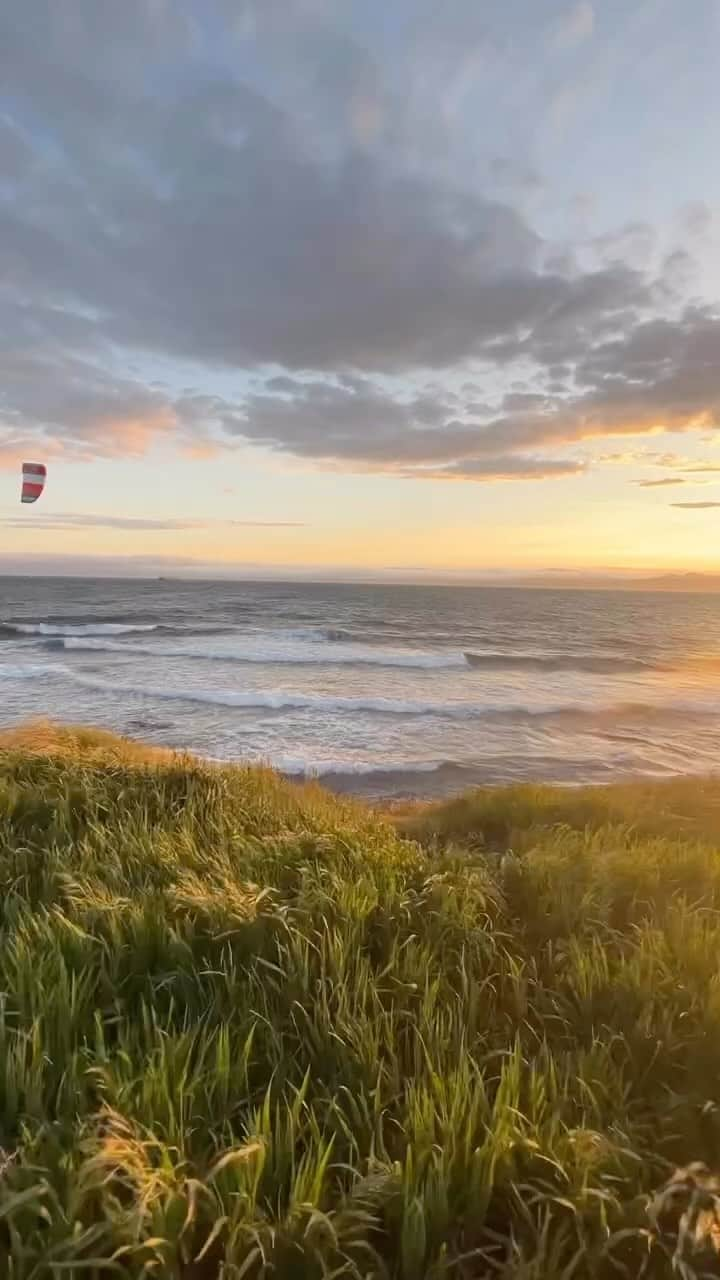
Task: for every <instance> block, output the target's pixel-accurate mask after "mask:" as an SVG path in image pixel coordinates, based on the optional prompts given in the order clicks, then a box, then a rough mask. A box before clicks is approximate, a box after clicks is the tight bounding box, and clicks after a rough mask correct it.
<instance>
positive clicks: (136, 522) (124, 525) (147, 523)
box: [0, 508, 305, 533]
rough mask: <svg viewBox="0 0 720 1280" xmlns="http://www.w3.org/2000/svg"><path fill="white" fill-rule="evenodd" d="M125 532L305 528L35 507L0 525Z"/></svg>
mask: <svg viewBox="0 0 720 1280" xmlns="http://www.w3.org/2000/svg"><path fill="white" fill-rule="evenodd" d="M29 524H31V525H32V528H33V530H44V529H45V530H46V529H58V530H59V529H125V530H130V531H139V532H145V533H150V532H170V533H177V532H180V531H182V530H186V529H197V530H202V529H230V528H240V529H301V528H304V527H305V526H304V525H303V524H301V523H296V522H295V521H287V520H214V519H209V518H208V519H202V518H198V519H194V520H188V519H171V518H168V519H162V518H157V519H153V518H150V517H145V516H114V515H102V514H100V515H91V514H85V513H82V514H74V513H71V512H67V513H66V512H58V513H54V512H51V513H50V514H45V513H43V512H38V511H37V510H36V509H35V508H33V511H32V515H31V516H29V515H25V516H20V515H16V516H0V525H2V526H3V527H4V528H6V529H27V528H28V525H29Z"/></svg>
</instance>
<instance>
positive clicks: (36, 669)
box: [0, 662, 65, 680]
mask: <svg viewBox="0 0 720 1280" xmlns="http://www.w3.org/2000/svg"><path fill="white" fill-rule="evenodd" d="M58 671H59V672H60V674H61V675H64V674H65V671H64V668H62V667H55V666H50V664H49V663H39V662H0V680H38V679H42V677H43V676H49V675H55V674H56V673H57V672H58Z"/></svg>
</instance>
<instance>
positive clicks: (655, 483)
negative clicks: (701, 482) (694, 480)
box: [635, 476, 690, 489]
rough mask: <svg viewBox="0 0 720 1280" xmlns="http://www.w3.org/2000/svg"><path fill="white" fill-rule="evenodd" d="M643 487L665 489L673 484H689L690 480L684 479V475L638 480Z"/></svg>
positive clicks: (637, 482)
mask: <svg viewBox="0 0 720 1280" xmlns="http://www.w3.org/2000/svg"><path fill="white" fill-rule="evenodd" d="M635 483H636V484H637V485H638V486H639V487H640V488H641V489H663V488H665V487H666V486H667V485H671V484H689V483H690V482H689V480H685V479H683V477H682V476H667V477H665V478H663V479H662V480H637V481H636V482H635Z"/></svg>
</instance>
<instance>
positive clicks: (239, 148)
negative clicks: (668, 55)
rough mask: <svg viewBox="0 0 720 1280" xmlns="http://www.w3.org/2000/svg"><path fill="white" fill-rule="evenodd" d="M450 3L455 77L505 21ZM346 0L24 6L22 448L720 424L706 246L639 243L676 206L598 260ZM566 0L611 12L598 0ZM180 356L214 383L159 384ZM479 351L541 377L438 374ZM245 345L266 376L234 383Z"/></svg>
mask: <svg viewBox="0 0 720 1280" xmlns="http://www.w3.org/2000/svg"><path fill="white" fill-rule="evenodd" d="M451 9H452V12H449V13H448V14H447V15H445V13H443V18H442V21H440V20H438V18H437V16H436V15H435V16H433V14H432V13H430V12H428V16H427V21H426V22H425V24H424V25H423V23H420V24H419V25H418V27H417V33H416V35H415V36H414V37H413V41H412V44H413V57H414V58H416V59H417V66H422V67H423V68H424V74H426V75H427V76H428V78H429V79H428V83H429V85H430V86H434V87H436V88H437V87H439V85H440V83H441V81H442V80H443V77H445V76H447V75H448V74H449V72H450V70H451V69H453V68H454V69H455V70H456V71H457V78H456V79H455V80H454V83H453V87H452V94H453V95H454V99H453V101H454V104H455V107H456V106H457V103H458V102H459V101H460V100H463V101H464V100H465V95H466V94H467V93H468V92H469V91H470V89H471V88H472V86H473V85H474V84H475V83H476V79H477V75H478V73H479V69H480V68H481V67H482V66H483V65H484V61H483V60H486V59H492V58H495V57H496V56H498V50H497V48H496V47H495V45H494V43H493V39H492V38H491V37H490V36H489V35H488V33H487V31H486V29H485V28H486V24H485V21H484V19H482V20H481V18H480V17H479V16H478V6H477V5H473V4H470V3H465V2H464V0H455V3H453V5H452V6H451ZM343 16H345V18H346V17H347V11H346V7H345V5H344V4H343V3H340V2H339V3H338V4H335V5H334V4H330V3H325V2H324V0H323V2H322V3H321V2H320V0H282V2H280V0H272V2H270V0H267V3H263V4H260V3H258V0H247V2H246V3H243V4H239V5H234V4H231V3H230V2H229V0H227V2H226V0H208V4H207V6H200V5H194V4H192V3H189V0H178V3H176V4H168V3H166V2H164V0H154V2H152V0H126V2H125V3H123V4H115V3H113V2H112V0H68V3H67V4H66V5H63V6H62V12H61V11H60V9H59V8H58V6H57V5H54V4H53V3H52V2H51V0H25V3H23V4H22V5H15V6H12V5H7V6H5V7H4V8H2V9H0V167H1V168H2V183H1V184H0V459H2V458H4V459H5V461H6V462H8V463H10V462H14V461H15V460H17V458H18V456H20V455H21V454H22V453H24V452H27V450H28V448H30V447H35V445H37V444H38V443H40V444H42V445H43V447H44V448H45V449H46V450H47V451H48V453H49V454H52V452H53V450H61V449H62V450H70V451H72V453H73V455H74V456H77V457H79V458H88V457H104V456H116V455H140V454H142V453H143V452H144V451H145V450H146V449H147V448H148V447H149V445H150V444H151V443H152V441H153V440H154V439H156V438H157V437H158V436H161V437H166V438H167V439H168V440H170V439H172V440H173V441H175V442H176V443H178V444H180V445H186V446H188V445H189V446H192V445H193V444H198V443H200V444H203V443H209V444H213V443H218V442H221V443H224V444H226V445H232V444H233V443H236V442H238V441H240V440H246V441H250V442H252V443H255V444H259V445H263V446H265V447H267V448H270V449H273V450H276V451H279V452H281V453H286V454H292V455H295V456H299V457H301V458H307V459H312V460H315V461H317V462H320V463H323V464H328V465H346V466H354V467H361V468H375V469H385V470H391V471H394V472H397V473H398V474H402V475H417V476H419V477H421V478H425V477H433V478H438V477H440V478H447V479H453V478H463V479H477V480H484V479H531V478H538V477H542V476H560V475H576V474H578V473H580V472H581V471H582V470H583V469H584V464H583V463H582V462H578V461H577V460H576V459H573V458H571V457H567V456H562V457H561V456H553V450H556V449H557V450H562V449H564V448H566V446H572V445H574V444H575V443H577V442H580V441H583V440H586V439H589V438H592V437H594V436H604V435H607V436H613V435H618V436H619V435H632V434H635V433H638V432H648V431H652V430H654V429H656V428H658V427H665V428H667V429H670V430H678V431H680V430H687V429H689V428H691V427H692V426H693V425H696V424H697V423H698V422H703V423H704V424H705V425H713V424H714V422H715V420H716V417H717V413H718V411H719V410H720V378H719V376H718V369H719V368H720V361H719V360H718V354H719V346H718V333H719V332H720V319H718V318H717V317H716V316H715V315H714V314H713V313H712V312H710V311H708V310H702V309H700V308H694V309H692V308H691V309H688V310H686V311H685V312H684V314H682V315H680V316H675V317H674V318H673V319H658V318H657V311H658V308H660V307H666V308H667V307H670V305H671V301H669V299H670V300H671V299H672V287H673V280H675V278H676V276H677V271H678V262H677V261H674V262H670V261H669V260H668V263H667V264H666V267H667V273H666V275H663V276H661V277H660V278H652V277H651V275H650V274H648V272H647V271H639V270H637V268H636V267H631V266H629V265H628V263H627V259H628V257H629V256H632V257H637V256H638V254H640V251H641V250H642V252H643V254H644V256H645V257H648V258H649V256H650V249H651V247H652V243H653V233H652V230H651V229H650V228H647V227H645V226H644V225H642V224H632V225H630V226H628V227H625V228H623V229H621V231H620V232H619V233H617V234H616V235H614V236H606V237H602V238H600V239H598V240H597V241H596V243H595V251H596V255H597V256H599V258H600V259H601V260H602V264H603V265H601V266H600V267H598V268H597V269H595V270H587V269H581V268H580V267H579V266H578V265H577V262H576V259H575V257H574V256H573V254H572V253H569V254H568V253H565V252H564V251H562V252H560V251H556V250H557V249H558V247H557V246H553V245H549V244H547V243H545V241H544V240H543V238H542V237H541V236H540V235H539V234H538V232H537V231H536V230H535V229H534V228H533V227H532V226H531V225H530V223H529V221H528V218H527V216H526V214H525V213H523V212H522V210H521V208H520V207H519V206H518V207H515V206H514V205H513V204H512V203H510V202H509V200H504V199H503V200H501V199H498V198H497V196H496V188H494V189H493V190H487V191H482V190H480V189H479V188H478V186H477V185H476V184H473V185H471V183H470V182H469V181H466V182H465V183H464V185H463V184H461V183H460V182H459V181H457V179H456V178H453V179H451V177H450V176H449V172H448V170H447V169H443V168H442V166H440V165H438V164H437V154H438V152H439V151H440V150H441V143H442V139H441V138H434V140H433V142H432V146H431V140H430V139H429V138H428V137H427V135H426V133H425V132H424V125H425V123H426V116H424V115H423V114H422V107H421V105H420V103H419V101H418V93H419V89H418V85H417V83H416V81H415V78H414V73H411V72H410V70H409V65H408V63H407V61H406V60H404V54H403V52H402V50H398V58H397V60H396V61H395V62H394V63H393V62H392V59H391V60H390V63H391V65H393V67H394V72H395V74H394V75H392V76H388V75H387V74H386V73H385V71H384V70H383V64H382V61H381V59H380V56H379V54H378V51H377V48H376V49H375V50H373V49H372V48H371V42H370V41H368V44H367V47H365V46H364V45H363V43H362V41H361V39H360V37H359V35H357V34H353V35H351V34H350V32H351V31H352V30H353V25H352V24H350V23H348V22H347V21H346V22H345V26H344V27H343ZM565 17H566V21H565V25H564V28H563V30H564V31H565V32H566V33H567V34H569V35H570V36H572V39H573V40H577V39H578V38H580V37H582V36H585V37H587V36H589V35H590V33H591V30H592V17H593V11H592V8H591V6H590V5H589V4H578V5H576V6H575V7H574V8H569V9H568V11H567V14H566V15H565ZM39 33H42V34H41V38H40V37H39ZM464 48H466V49H467V56H463V57H462V59H461V62H462V67H461V68H460V67H459V62H458V58H459V55H460V53H461V52H462V51H463V49H464ZM298 56H300V59H301V73H299V72H298ZM278 68H280V69H281V70H282V75H281V76H278V75H277V74H276V73H277V70H278ZM424 92H425V94H426V95H427V93H428V90H427V89H426V90H425V91H424ZM444 106H445V107H446V108H447V111H446V112H445V114H444V117H443V118H444V119H445V117H446V119H445V125H446V126H447V128H448V129H451V123H449V122H451V121H452V118H453V110H454V106H453V102H451V101H449V100H447V99H444ZM413 113H415V114H413ZM418 113H419V114H418ZM436 114H437V113H436ZM435 143H437V144H438V145H437V147H435ZM424 148H426V149H427V150H433V148H435V149H434V150H433V155H432V162H430V161H429V162H428V163H426V164H424V163H423V150H424ZM496 167H497V166H496ZM486 168H487V169H488V170H489V169H491V166H490V165H488V166H486ZM523 171H524V165H523V163H521V162H520V161H516V160H515V159H513V162H512V172H513V173H514V174H516V175H517V174H518V173H521V172H523ZM497 176H498V175H497V173H496V174H495V178H497ZM506 176H507V174H506ZM519 185H522V184H518V182H515V181H513V182H511V183H509V184H508V183H505V190H508V189H509V190H515V189H517V188H518V186H519ZM691 223H692V226H695V225H696V223H698V225H699V222H698V218H696V219H695V221H694V222H693V221H692V219H691ZM691 223H688V226H690V225H691ZM560 249H563V247H562V246H561V247H560ZM680 265H682V264H680ZM681 274H682V273H681ZM673 305H674V303H673ZM158 358H159V359H160V360H161V361H163V362H167V361H169V362H171V363H174V364H176V365H177V368H178V369H180V368H182V364H181V362H191V363H192V368H193V373H192V375H188V377H187V378H185V377H183V378H182V380H180V378H179V376H178V378H177V379H176V382H177V385H183V384H184V383H190V382H192V384H193V385H200V387H201V389H200V390H198V391H194V392H183V393H180V392H178V391H177V390H173V389H165V388H164V387H162V386H159V385H157V383H156V381H155V378H154V375H151V374H148V372H147V370H148V369H153V362H154V361H155V360H157V359H158ZM467 362H471V363H473V365H474V367H473V370H472V385H475V386H481V387H484V385H485V381H486V380H487V381H492V379H486V374H488V373H491V374H493V373H494V374H495V384H496V386H497V382H498V375H500V376H502V377H503V378H507V382H506V385H507V386H509V387H512V382H513V381H516V380H517V373H518V368H517V364H521V365H522V367H521V369H520V372H521V373H522V375H523V379H524V380H525V385H524V387H523V389H522V390H518V389H517V388H512V389H511V390H509V391H508V392H507V394H505V396H504V398H503V397H502V396H501V395H500V394H499V393H498V391H497V389H495V390H494V392H493V393H492V394H491V393H490V392H489V391H488V392H487V393H486V392H485V391H484V390H483V391H481V392H479V393H475V392H473V393H472V394H468V395H466V396H463V395H459V394H458V392H457V391H456V390H452V391H450V390H444V389H443V386H442V378H441V385H440V386H437V385H435V384H433V385H431V386H430V387H428V386H427V379H428V377H429V376H430V375H429V373H428V370H434V371H437V375H436V376H440V375H441V374H442V375H444V374H449V375H451V378H450V380H451V381H452V384H453V387H454V386H456V385H458V384H459V382H460V379H459V378H457V377H456V376H455V375H456V374H457V373H458V372H459V371H460V370H462V368H463V366H464V364H465V363H467ZM198 365H200V366H204V368H203V367H201V369H200V372H199V373H198V376H197V378H196V377H195V374H196V372H197V368H198ZM163 367H165V366H164V365H163ZM138 370H140V371H139V372H138ZM218 370H221V371H222V375H223V383H222V385H223V387H224V388H225V387H227V386H228V384H229V377H228V375H232V374H233V373H238V374H241V375H245V374H247V372H248V371H250V370H254V371H255V377H256V379H257V381H258V382H259V383H260V388H259V389H256V390H254V391H253V392H251V393H250V394H242V395H241V394H240V393H239V392H238V393H237V394H236V395H233V394H231V393H230V392H227V391H224V392H223V394H222V395H219V394H214V393H213V392H212V390H208V388H212V386H213V382H214V379H215V377H216V375H217V372H218ZM410 384H412V386H413V388H415V389H414V390H413V391H410V390H408V389H407V387H408V386H409V385H410ZM238 385H246V382H245V381H244V380H243V381H242V382H241V381H240V379H238ZM255 385H256V386H257V383H256V384H255Z"/></svg>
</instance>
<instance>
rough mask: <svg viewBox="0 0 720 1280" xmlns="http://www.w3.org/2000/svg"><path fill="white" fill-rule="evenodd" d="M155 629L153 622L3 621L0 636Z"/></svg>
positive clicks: (113, 633) (126, 632) (122, 633)
mask: <svg viewBox="0 0 720 1280" xmlns="http://www.w3.org/2000/svg"><path fill="white" fill-rule="evenodd" d="M157 629H158V626H157V623H155V622H132V623H131V622H3V623H0V636H5V637H6V638H7V637H8V636H68V637H69V636H125V635H130V634H131V633H132V632H134V631H144V632H148V631H157Z"/></svg>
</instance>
